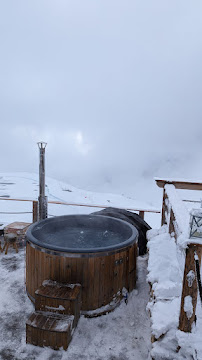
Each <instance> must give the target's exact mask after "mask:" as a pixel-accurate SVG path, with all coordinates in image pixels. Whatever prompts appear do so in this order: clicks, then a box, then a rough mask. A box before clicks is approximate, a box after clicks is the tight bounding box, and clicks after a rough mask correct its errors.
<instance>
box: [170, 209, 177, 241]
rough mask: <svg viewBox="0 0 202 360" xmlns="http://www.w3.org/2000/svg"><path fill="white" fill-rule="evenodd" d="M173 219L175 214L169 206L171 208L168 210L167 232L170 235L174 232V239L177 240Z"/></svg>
mask: <svg viewBox="0 0 202 360" xmlns="http://www.w3.org/2000/svg"><path fill="white" fill-rule="evenodd" d="M174 221H175V215H174V212H173V209H172V208H171V210H170V223H169V234H170V235H171V234H172V233H174V237H175V240H177V235H176V231H175V226H174Z"/></svg>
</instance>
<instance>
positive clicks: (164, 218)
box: [161, 188, 168, 226]
mask: <svg viewBox="0 0 202 360" xmlns="http://www.w3.org/2000/svg"><path fill="white" fill-rule="evenodd" d="M167 198H168V197H167V194H166V190H165V188H164V189H163V203H162V212H161V226H163V225H164V224H166V223H167V222H166V211H167V205H166V203H165V202H166V199H167Z"/></svg>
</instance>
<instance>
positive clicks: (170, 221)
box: [156, 179, 202, 332]
mask: <svg viewBox="0 0 202 360" xmlns="http://www.w3.org/2000/svg"><path fill="white" fill-rule="evenodd" d="M156 183H157V185H158V186H159V187H161V188H163V204H162V218H161V223H162V225H167V226H168V232H169V233H170V234H171V235H172V236H174V237H175V240H176V242H177V241H178V239H179V237H180V236H181V237H183V238H184V243H185V245H186V255H185V267H184V277H183V287H182V296H181V306H180V315H179V330H181V331H184V332H191V329H192V324H193V322H194V320H195V313H196V305H197V295H198V286H197V274H196V259H198V263H199V266H200V263H201V252H202V241H201V240H200V239H199V240H197V239H194V240H193V239H189V220H190V215H189V212H188V210H187V209H186V207H185V206H184V203H183V201H182V200H181V199H180V197H179V195H178V193H177V191H176V189H184V190H202V183H198V182H190V181H171V180H164V179H156ZM194 202H195V201H194ZM187 297H189V298H187ZM190 298H191V302H192V307H193V311H192V312H190V313H189V312H187V311H185V310H186V307H185V302H186V300H187V299H188V300H190Z"/></svg>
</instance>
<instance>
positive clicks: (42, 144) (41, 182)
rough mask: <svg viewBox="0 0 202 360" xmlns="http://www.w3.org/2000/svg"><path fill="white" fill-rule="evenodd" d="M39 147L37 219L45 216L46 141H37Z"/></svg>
mask: <svg viewBox="0 0 202 360" xmlns="http://www.w3.org/2000/svg"><path fill="white" fill-rule="evenodd" d="M37 144H38V147H39V197H38V202H39V206H38V208H39V216H38V217H39V219H38V220H43V219H46V218H47V208H48V206H47V204H48V201H47V196H45V148H46V145H47V143H45V142H42V141H41V142H38V143H37Z"/></svg>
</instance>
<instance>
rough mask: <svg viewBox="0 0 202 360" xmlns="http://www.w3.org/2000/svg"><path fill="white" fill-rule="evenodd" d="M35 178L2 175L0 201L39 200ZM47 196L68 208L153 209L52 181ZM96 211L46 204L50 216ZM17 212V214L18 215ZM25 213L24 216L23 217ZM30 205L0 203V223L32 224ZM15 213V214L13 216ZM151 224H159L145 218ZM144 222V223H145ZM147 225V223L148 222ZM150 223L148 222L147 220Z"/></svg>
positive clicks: (34, 176)
mask: <svg viewBox="0 0 202 360" xmlns="http://www.w3.org/2000/svg"><path fill="white" fill-rule="evenodd" d="M38 191H39V186H38V175H37V174H33V173H1V174H0V198H4V197H6V198H8V199H12V198H13V199H30V200H37V198H38ZM46 195H47V196H48V200H49V201H59V202H60V201H61V202H67V203H70V204H77V205H78V204H82V205H91V206H92V205H95V206H97V205H100V206H104V207H105V206H106V207H107V206H113V207H120V208H126V209H140V210H141V209H154V208H153V207H152V206H151V205H149V204H148V203H146V202H140V201H137V200H134V199H132V198H130V197H126V196H123V195H116V194H108V193H98V192H90V191H86V190H82V189H77V188H75V187H73V186H72V185H69V184H66V183H64V182H62V181H58V180H55V179H52V178H48V177H47V178H46ZM97 210H99V208H97V207H95V208H93V207H88V206H85V207H84V206H82V207H80V206H73V205H71V206H66V205H58V204H57V205H56V204H49V206H48V214H49V216H55V215H63V214H78V213H79V214H86V213H91V212H93V211H97ZM18 212H20V213H18ZM24 212H27V213H24ZM31 212H32V203H31V202H24V201H23V202H20V201H6V200H5V201H4V200H2V201H0V219H1V220H0V221H1V223H8V222H13V221H26V222H31V219H32V214H31ZM14 213H15V214H14ZM152 216H153V218H154V219H155V220H154V221H158V220H159V217H158V214H151V215H149V216H148V215H147V217H148V219H149V217H150V218H151V219H152ZM146 220H147V219H146ZM147 221H148V220H147ZM149 222H150V223H151V220H149Z"/></svg>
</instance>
